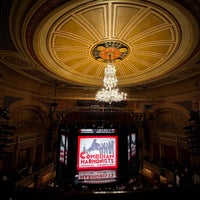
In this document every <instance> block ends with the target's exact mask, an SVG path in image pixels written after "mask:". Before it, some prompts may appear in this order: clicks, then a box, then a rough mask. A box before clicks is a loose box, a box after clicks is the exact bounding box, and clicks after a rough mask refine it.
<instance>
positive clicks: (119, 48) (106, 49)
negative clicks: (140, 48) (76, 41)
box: [91, 41, 129, 62]
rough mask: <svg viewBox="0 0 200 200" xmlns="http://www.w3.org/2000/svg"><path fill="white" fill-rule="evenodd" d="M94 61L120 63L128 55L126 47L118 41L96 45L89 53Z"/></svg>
mask: <svg viewBox="0 0 200 200" xmlns="http://www.w3.org/2000/svg"><path fill="white" fill-rule="evenodd" d="M91 54H92V56H93V57H94V59H95V60H97V61H99V62H109V61H110V60H112V61H113V62H120V61H122V60H124V59H125V58H126V57H127V56H128V54H129V47H128V45H126V44H124V43H123V42H119V41H106V42H103V43H99V44H97V45H96V46H95V47H94V48H93V49H92V52H91Z"/></svg>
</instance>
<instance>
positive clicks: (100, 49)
mask: <svg viewBox="0 0 200 200" xmlns="http://www.w3.org/2000/svg"><path fill="white" fill-rule="evenodd" d="M128 49H129V48H128V46H127V45H126V44H125V43H123V42H120V41H105V42H102V43H99V44H97V45H96V46H95V47H94V49H93V50H92V55H93V57H94V58H95V60H97V61H99V62H107V63H108V64H107V66H106V67H105V70H104V78H103V86H104V87H103V88H102V89H101V90H100V91H98V92H97V94H96V98H95V99H96V100H97V101H102V102H106V103H109V104H111V103H112V102H118V101H123V100H125V99H126V97H127V94H126V93H124V92H119V89H118V88H117V83H118V79H117V76H116V68H115V65H114V63H115V62H120V61H122V60H123V59H124V58H125V57H126V56H127V55H128V53H129V51H128Z"/></svg>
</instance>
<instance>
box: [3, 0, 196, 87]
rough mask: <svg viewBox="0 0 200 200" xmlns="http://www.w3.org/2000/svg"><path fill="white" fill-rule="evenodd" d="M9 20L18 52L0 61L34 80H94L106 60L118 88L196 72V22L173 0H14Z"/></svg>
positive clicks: (99, 78) (87, 82) (89, 82)
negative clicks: (111, 69)
mask: <svg viewBox="0 0 200 200" xmlns="http://www.w3.org/2000/svg"><path fill="white" fill-rule="evenodd" d="M9 21H10V24H9V26H10V34H11V38H12V41H13V43H14V45H15V48H16V49H17V53H16V52H15V53H12V57H14V59H8V55H6V53H8V52H1V56H0V59H1V62H3V63H4V64H6V65H8V66H9V67H11V68H13V69H14V70H17V71H18V72H20V73H23V74H24V75H27V76H29V77H31V78H34V79H38V80H40V81H46V80H47V79H45V78H44V76H43V75H45V76H47V77H49V78H50V79H49V80H51V78H52V80H54V79H55V80H57V81H60V82H62V83H66V84H67V83H69V84H72V85H73V84H74V85H76V86H94V87H100V86H102V79H103V75H104V68H105V66H106V65H107V63H108V61H109V59H111V60H112V62H113V64H114V65H115V66H116V70H117V78H118V85H119V86H124V87H129V86H130V87H133V86H142V85H149V86H154V85H156V84H161V83H162V84H163V83H169V82H174V81H177V80H181V79H184V78H188V77H191V76H194V75H196V74H198V73H199V72H200V70H199V64H198V62H197V56H198V55H199V54H198V52H199V49H198V48H199V47H198V41H199V26H198V24H197V22H196V21H195V18H194V16H192V15H191V14H190V13H189V12H188V11H187V10H186V9H185V8H184V7H183V6H182V5H180V4H178V3H177V2H176V1H167V0H165V1H163V0H159V1H158V0H157V1H156V0H147V1H141V0H118V1H112V0H99V1H94V0H82V1H76V0H71V1H64V0H54V1H53V0H52V1H46V0H40V1H20V0H14V1H13V3H12V7H11V12H10V17H9ZM194 52H197V53H196V54H194ZM10 56H11V55H10ZM11 60H13V61H11ZM14 60H15V62H14ZM12 62H13V63H12ZM49 80H48V81H49Z"/></svg>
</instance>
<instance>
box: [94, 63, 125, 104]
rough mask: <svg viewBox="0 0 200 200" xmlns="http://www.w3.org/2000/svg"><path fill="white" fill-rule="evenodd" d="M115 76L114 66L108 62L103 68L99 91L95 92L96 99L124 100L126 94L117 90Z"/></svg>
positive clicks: (106, 100) (110, 101) (109, 101)
mask: <svg viewBox="0 0 200 200" xmlns="http://www.w3.org/2000/svg"><path fill="white" fill-rule="evenodd" d="M117 83H118V80H117V77H116V68H115V66H114V65H113V64H111V63H109V64H108V65H107V66H106V68H105V70H104V78H103V85H104V88H102V89H101V90H100V91H98V92H97V94H96V100H97V101H102V102H108V103H110V104H111V103H112V102H119V101H122V100H125V99H126V97H127V94H126V93H124V92H119V89H118V88H116V87H117Z"/></svg>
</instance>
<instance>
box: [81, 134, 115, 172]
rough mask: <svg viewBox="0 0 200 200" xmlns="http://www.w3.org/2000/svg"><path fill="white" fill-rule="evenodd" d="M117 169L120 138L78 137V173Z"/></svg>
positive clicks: (110, 136) (112, 136) (107, 136)
mask: <svg viewBox="0 0 200 200" xmlns="http://www.w3.org/2000/svg"><path fill="white" fill-rule="evenodd" d="M117 167H118V136H114V135H106V136H105V135H104V136H102V135H101V136H100V135H97V136H90V135H88V136H85V135H84V136H78V151H77V171H81V170H102V169H117Z"/></svg>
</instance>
